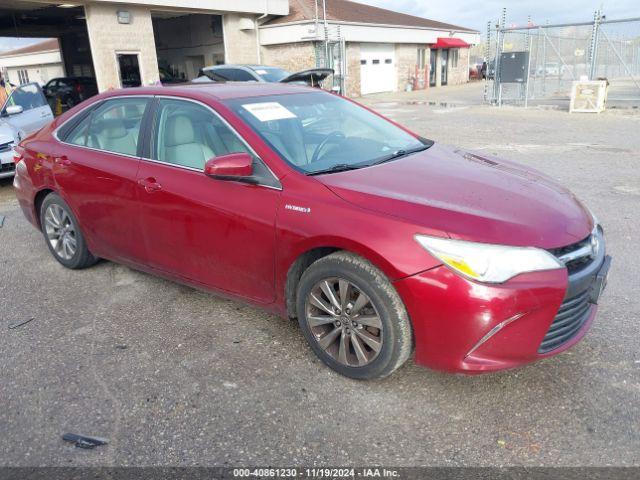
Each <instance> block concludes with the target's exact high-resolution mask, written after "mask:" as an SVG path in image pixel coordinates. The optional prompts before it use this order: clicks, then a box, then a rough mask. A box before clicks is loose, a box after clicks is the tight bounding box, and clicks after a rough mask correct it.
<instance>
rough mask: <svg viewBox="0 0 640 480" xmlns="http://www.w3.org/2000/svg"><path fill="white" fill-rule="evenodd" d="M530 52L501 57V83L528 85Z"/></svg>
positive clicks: (504, 54) (507, 54) (512, 53)
mask: <svg viewBox="0 0 640 480" xmlns="http://www.w3.org/2000/svg"><path fill="white" fill-rule="evenodd" d="M528 66H529V52H508V53H503V54H502V55H501V56H500V81H501V82H503V83H526V82H527V78H528V77H529V74H528V72H527V68H528Z"/></svg>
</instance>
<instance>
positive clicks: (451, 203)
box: [316, 144, 593, 248]
mask: <svg viewBox="0 0 640 480" xmlns="http://www.w3.org/2000/svg"><path fill="white" fill-rule="evenodd" d="M316 178H317V179H318V180H319V181H320V182H322V183H324V184H325V185H326V186H327V187H328V188H329V189H331V190H332V191H333V192H334V193H335V194H336V195H338V196H340V197H341V198H343V199H344V200H346V201H347V202H350V203H352V204H355V205H357V206H359V207H362V208H365V209H368V210H374V211H377V212H380V213H383V214H386V215H391V216H395V217H399V218H402V219H403V220H406V221H409V222H412V223H415V224H416V233H427V234H435V235H443V236H444V235H446V236H449V237H451V238H457V239H464V240H470V241H475V242H483V243H494V244H503V245H514V246H535V247H540V248H557V247H561V246H566V245H569V244H571V243H575V242H577V241H579V240H582V239H584V238H586V237H587V236H588V235H589V233H590V232H591V229H592V228H593V221H592V218H591V214H590V213H589V211H588V210H587V209H586V208H585V207H584V206H583V205H582V204H581V203H580V202H579V201H578V200H577V199H576V198H575V196H574V195H573V194H572V193H571V192H570V191H569V190H567V189H566V188H564V187H562V186H560V185H558V184H557V183H556V182H555V181H553V180H552V179H551V178H549V177H547V176H545V175H544V174H542V173H540V172H538V171H536V170H533V169H530V168H528V167H525V166H522V165H518V164H516V163H513V162H509V161H506V160H502V159H498V158H495V157H489V156H484V155H480V154H476V153H472V152H468V151H463V150H458V149H454V148H450V147H447V146H443V145H440V144H434V145H433V146H432V147H431V148H429V149H428V150H425V151H423V152H420V153H416V154H413V155H410V156H408V157H405V158H400V159H398V160H395V161H391V162H388V163H384V164H381V165H377V166H373V167H367V168H362V169H359V170H352V171H347V172H341V173H334V174H329V175H321V176H317V177H316Z"/></svg>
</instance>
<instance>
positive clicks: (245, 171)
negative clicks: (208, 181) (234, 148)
mask: <svg viewBox="0 0 640 480" xmlns="http://www.w3.org/2000/svg"><path fill="white" fill-rule="evenodd" d="M204 174H205V175H207V176H208V177H211V178H215V179H217V180H232V181H236V182H245V183H254V179H253V177H252V175H253V158H252V157H251V155H249V154H248V153H230V154H228V155H221V156H219V157H214V158H212V159H210V160H208V161H207V163H206V164H205V166H204Z"/></svg>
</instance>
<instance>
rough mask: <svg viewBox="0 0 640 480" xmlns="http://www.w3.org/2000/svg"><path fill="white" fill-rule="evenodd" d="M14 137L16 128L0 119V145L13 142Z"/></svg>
mask: <svg viewBox="0 0 640 480" xmlns="http://www.w3.org/2000/svg"><path fill="white" fill-rule="evenodd" d="M15 139H16V129H15V128H14V127H13V126H12V125H10V124H9V123H7V122H5V121H4V120H0V145H3V144H5V143H8V142H13V141H14V140H15Z"/></svg>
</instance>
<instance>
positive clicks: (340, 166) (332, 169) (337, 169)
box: [307, 163, 366, 176]
mask: <svg viewBox="0 0 640 480" xmlns="http://www.w3.org/2000/svg"><path fill="white" fill-rule="evenodd" d="M363 166H366V165H349V164H347V163H339V164H337V165H334V166H333V167H330V168H325V169H323V170H316V171H314V172H309V173H307V175H309V176H313V175H322V174H325V173H337V172H347V171H349V170H358V169H359V168H362V167H363Z"/></svg>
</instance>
